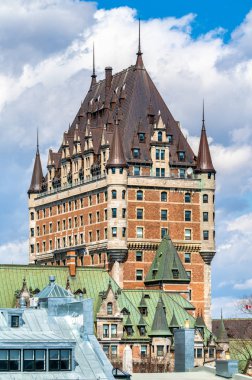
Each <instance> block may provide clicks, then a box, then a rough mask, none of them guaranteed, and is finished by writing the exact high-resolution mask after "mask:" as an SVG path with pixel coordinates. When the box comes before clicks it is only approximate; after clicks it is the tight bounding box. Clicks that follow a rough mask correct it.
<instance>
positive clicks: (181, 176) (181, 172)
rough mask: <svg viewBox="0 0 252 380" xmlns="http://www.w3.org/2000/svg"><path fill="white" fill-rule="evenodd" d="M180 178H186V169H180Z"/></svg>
mask: <svg viewBox="0 0 252 380" xmlns="http://www.w3.org/2000/svg"><path fill="white" fill-rule="evenodd" d="M179 178H185V169H179Z"/></svg>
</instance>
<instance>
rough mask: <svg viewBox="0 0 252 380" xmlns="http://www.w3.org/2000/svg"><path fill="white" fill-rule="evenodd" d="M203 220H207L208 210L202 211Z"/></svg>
mask: <svg viewBox="0 0 252 380" xmlns="http://www.w3.org/2000/svg"><path fill="white" fill-rule="evenodd" d="M203 222H208V212H203Z"/></svg>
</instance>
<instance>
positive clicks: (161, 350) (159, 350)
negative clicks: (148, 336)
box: [157, 346, 164, 356]
mask: <svg viewBox="0 0 252 380" xmlns="http://www.w3.org/2000/svg"><path fill="white" fill-rule="evenodd" d="M157 356H164V346H157Z"/></svg>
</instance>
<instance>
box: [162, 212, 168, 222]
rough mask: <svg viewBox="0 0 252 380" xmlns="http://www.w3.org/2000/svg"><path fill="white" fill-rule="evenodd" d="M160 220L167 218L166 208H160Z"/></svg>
mask: <svg viewBox="0 0 252 380" xmlns="http://www.w3.org/2000/svg"><path fill="white" fill-rule="evenodd" d="M161 220H167V210H161Z"/></svg>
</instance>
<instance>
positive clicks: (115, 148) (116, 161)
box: [106, 125, 127, 168]
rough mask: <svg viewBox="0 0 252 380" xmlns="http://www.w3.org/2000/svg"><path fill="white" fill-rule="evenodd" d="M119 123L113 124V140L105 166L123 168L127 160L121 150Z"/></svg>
mask: <svg viewBox="0 0 252 380" xmlns="http://www.w3.org/2000/svg"><path fill="white" fill-rule="evenodd" d="M119 128H120V127H119V125H116V126H115V129H114V134H113V140H112V144H111V148H110V153H109V159H108V161H107V165H106V166H107V168H112V167H113V168H125V167H127V161H126V159H125V156H124V152H123V145H122V140H121V134H120V130H119Z"/></svg>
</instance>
